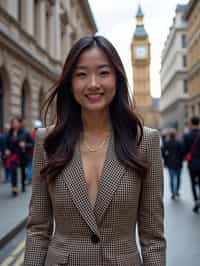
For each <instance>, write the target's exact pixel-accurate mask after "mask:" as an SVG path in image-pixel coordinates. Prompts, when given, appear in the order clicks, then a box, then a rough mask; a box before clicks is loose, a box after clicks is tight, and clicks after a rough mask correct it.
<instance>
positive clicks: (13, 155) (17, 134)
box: [5, 117, 33, 196]
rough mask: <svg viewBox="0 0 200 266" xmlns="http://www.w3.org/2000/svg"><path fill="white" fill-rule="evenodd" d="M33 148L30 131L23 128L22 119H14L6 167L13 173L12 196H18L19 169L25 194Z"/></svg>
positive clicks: (6, 153)
mask: <svg viewBox="0 0 200 266" xmlns="http://www.w3.org/2000/svg"><path fill="white" fill-rule="evenodd" d="M31 148H33V141H32V138H31V135H30V134H29V133H28V131H27V130H26V129H25V128H24V127H22V124H21V119H20V118H19V117H14V118H13V119H12V120H11V127H10V130H9V132H8V136H7V140H6V151H5V156H6V167H7V168H9V169H10V173H11V187H12V195H13V196H17V195H18V171H17V170H18V167H19V168H20V170H21V171H20V175H21V191H22V192H25V191H26V187H25V181H26V167H27V163H28V158H29V156H28V155H29V150H30V149H31Z"/></svg>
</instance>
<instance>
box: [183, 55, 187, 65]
mask: <svg viewBox="0 0 200 266" xmlns="http://www.w3.org/2000/svg"><path fill="white" fill-rule="evenodd" d="M182 59H183V67H187V57H186V55H184V56H183V57H182Z"/></svg>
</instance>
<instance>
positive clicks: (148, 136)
mask: <svg viewBox="0 0 200 266" xmlns="http://www.w3.org/2000/svg"><path fill="white" fill-rule="evenodd" d="M160 146H161V138H160V133H159V131H158V130H157V129H153V128H149V127H144V128H143V137H142V141H141V143H140V146H139V149H140V152H141V153H142V154H144V153H149V152H151V151H153V150H154V149H155V147H156V148H158V147H159V149H160Z"/></svg>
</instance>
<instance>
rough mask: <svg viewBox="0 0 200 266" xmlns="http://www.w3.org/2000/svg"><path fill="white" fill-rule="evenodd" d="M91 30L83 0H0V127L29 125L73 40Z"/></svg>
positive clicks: (86, 2)
mask: <svg viewBox="0 0 200 266" xmlns="http://www.w3.org/2000/svg"><path fill="white" fill-rule="evenodd" d="M96 31H97V28H96V24H95V21H94V18H93V16H92V12H91V10H90V7H89V4H88V1H87V0H82V1H78V0H68V1H66V0H28V1H27V0H0V130H2V128H3V125H4V124H5V123H8V122H9V121H10V119H11V118H12V117H13V116H14V115H19V116H21V117H24V118H25V119H26V120H27V122H28V126H29V127H30V128H31V126H32V122H33V121H34V120H35V119H38V118H40V111H39V110H40V107H41V104H42V100H43V99H44V96H45V95H46V93H47V91H48V89H49V88H50V87H51V86H52V84H53V83H54V82H55V81H56V79H57V78H58V76H59V75H60V73H61V69H62V65H63V62H64V60H65V58H66V55H67V53H68V51H69V49H70V47H71V45H72V44H73V42H74V41H76V40H77V39H79V38H80V37H82V36H84V35H89V34H94V33H95V32H96Z"/></svg>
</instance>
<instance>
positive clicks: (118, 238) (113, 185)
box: [24, 128, 166, 266]
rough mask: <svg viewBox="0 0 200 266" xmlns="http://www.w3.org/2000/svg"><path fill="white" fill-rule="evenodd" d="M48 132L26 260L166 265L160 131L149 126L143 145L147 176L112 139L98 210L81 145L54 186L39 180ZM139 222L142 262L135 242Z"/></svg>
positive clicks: (36, 265)
mask: <svg viewBox="0 0 200 266" xmlns="http://www.w3.org/2000/svg"><path fill="white" fill-rule="evenodd" d="M45 131H46V130H45V129H41V130H39V133H38V134H37V138H36V145H35V151H34V160H33V188H32V199H31V205H30V207H31V208H30V215H29V221H28V225H27V241H26V250H25V264H24V265H25V266H28V265H32V266H42V265H48V266H51V265H52V266H53V265H54V266H55V265H69V266H79V265H80V266H117V265H120V266H140V265H144V266H151V265H152V266H153V265H154V266H164V265H165V248H166V244H165V239H164V236H163V201H162V195H163V176H162V167H161V157H160V143H159V136H158V133H157V131H156V130H151V129H148V128H145V129H144V138H143V141H142V143H141V145H140V148H139V149H140V151H141V152H142V155H143V157H144V158H147V159H148V160H149V161H150V162H151V169H150V173H149V175H148V177H147V178H145V179H143V178H141V177H140V176H139V175H138V173H137V172H136V171H134V170H130V169H127V168H126V167H124V166H123V165H122V164H121V163H120V162H119V161H118V160H117V158H116V154H115V151H114V139H111V141H110V143H109V147H108V151H107V157H106V160H105V163H104V170H103V175H102V177H101V179H100V183H99V191H98V194H97V199H96V204H95V207H94V210H93V209H92V207H91V204H90V202H89V199H88V194H87V189H86V183H85V178H84V173H83V167H82V163H81V158H80V151H79V148H78V145H77V147H76V149H75V152H74V156H73V159H72V161H71V162H70V164H69V165H68V166H67V167H65V169H64V170H63V171H62V173H61V174H60V175H59V176H58V178H57V179H56V182H55V184H54V185H53V186H52V185H47V184H45V183H42V184H41V183H38V182H36V181H34V176H35V177H36V176H38V175H39V172H40V169H41V168H42V167H43V166H44V165H45V153H44V149H43V139H44V136H45ZM136 223H138V231H139V235H140V245H141V255H142V260H143V262H142V260H141V259H140V255H139V252H138V249H137V246H136V232H135V229H136Z"/></svg>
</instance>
